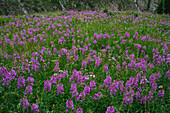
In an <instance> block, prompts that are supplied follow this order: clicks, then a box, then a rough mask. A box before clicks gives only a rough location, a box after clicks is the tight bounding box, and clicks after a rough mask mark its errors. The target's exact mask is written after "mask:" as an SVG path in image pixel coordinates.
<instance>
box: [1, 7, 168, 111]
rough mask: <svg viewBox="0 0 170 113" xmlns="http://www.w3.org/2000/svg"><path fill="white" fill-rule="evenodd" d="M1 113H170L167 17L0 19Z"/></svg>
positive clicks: (85, 14)
mask: <svg viewBox="0 0 170 113" xmlns="http://www.w3.org/2000/svg"><path fill="white" fill-rule="evenodd" d="M0 21H1V22H0V112H2V113H20V112H23V113H36V112H40V113H64V112H69V113H168V112H169V111H170V54H169V49H170V42H169V41H170V16H168V15H157V14H153V13H148V12H133V11H112V10H109V11H108V12H103V11H79V12H78V11H58V12H50V13H43V14H35V15H22V16H21V15H19V16H11V15H9V16H0Z"/></svg>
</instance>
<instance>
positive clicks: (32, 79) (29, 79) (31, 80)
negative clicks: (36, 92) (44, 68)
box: [26, 77, 34, 85]
mask: <svg viewBox="0 0 170 113" xmlns="http://www.w3.org/2000/svg"><path fill="white" fill-rule="evenodd" d="M26 81H27V82H30V83H31V85H33V82H34V78H31V77H28V78H27V80H26Z"/></svg>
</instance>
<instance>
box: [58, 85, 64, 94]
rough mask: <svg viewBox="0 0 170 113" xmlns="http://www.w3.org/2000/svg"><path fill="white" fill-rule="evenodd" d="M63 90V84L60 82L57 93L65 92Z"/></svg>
mask: <svg viewBox="0 0 170 113" xmlns="http://www.w3.org/2000/svg"><path fill="white" fill-rule="evenodd" d="M63 91H64V88H63V84H61V83H59V84H58V86H57V95H59V94H64V93H63Z"/></svg>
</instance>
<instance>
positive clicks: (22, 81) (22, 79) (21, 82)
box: [17, 76, 25, 89]
mask: <svg viewBox="0 0 170 113" xmlns="http://www.w3.org/2000/svg"><path fill="white" fill-rule="evenodd" d="M20 87H25V79H24V77H23V76H19V78H18V83H17V88H18V89H19V88H20Z"/></svg>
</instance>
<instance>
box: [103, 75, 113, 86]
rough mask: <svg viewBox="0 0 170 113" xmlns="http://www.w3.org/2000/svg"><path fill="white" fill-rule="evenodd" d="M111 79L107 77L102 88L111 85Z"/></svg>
mask: <svg viewBox="0 0 170 113" xmlns="http://www.w3.org/2000/svg"><path fill="white" fill-rule="evenodd" d="M111 82H112V78H111V76H107V77H106V79H105V80H104V83H103V87H104V86H105V87H108V85H109V84H111Z"/></svg>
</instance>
